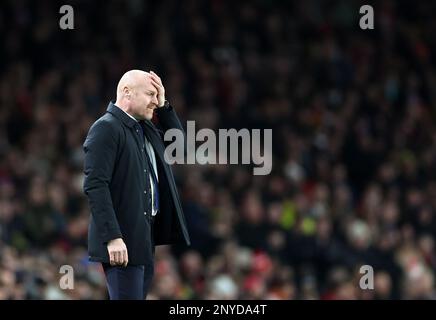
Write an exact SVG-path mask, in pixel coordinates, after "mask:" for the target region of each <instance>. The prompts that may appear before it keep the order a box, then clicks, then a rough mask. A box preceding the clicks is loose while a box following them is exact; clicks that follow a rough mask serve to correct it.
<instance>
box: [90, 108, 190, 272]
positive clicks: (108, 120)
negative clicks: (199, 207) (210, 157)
mask: <svg viewBox="0 0 436 320" xmlns="http://www.w3.org/2000/svg"><path fill="white" fill-rule="evenodd" d="M155 112H156V113H157V116H158V118H159V123H160V126H161V127H162V130H163V131H165V130H168V129H171V128H178V129H180V130H182V131H183V128H182V126H181V124H180V121H179V119H178V117H177V115H176V113H175V111H174V109H173V108H172V107H171V106H170V107H166V108H165V107H162V108H158V109H156V110H155ZM140 125H141V126H142V127H143V129H144V133H145V135H146V136H147V138H148V140H149V141H150V143H151V144H152V146H153V148H154V151H155V154H156V163H157V169H158V176H159V199H160V200H159V202H160V211H159V213H158V214H157V215H156V218H155V222H154V226H153V234H151V229H150V223H151V222H150V217H151V197H150V195H151V192H150V183H149V176H148V170H149V166H148V165H147V161H146V158H145V153H144V152H146V151H145V149H144V140H143V139H142V133H141V128H140ZM162 130H159V129H158V128H157V127H156V126H155V125H154V124H153V123H152V122H151V121H147V120H145V121H140V122H139V123H138V122H136V121H135V120H133V119H132V118H130V117H129V116H128V115H127V114H126V113H125V112H124V111H122V110H121V109H120V108H118V107H117V106H115V105H114V104H113V103H112V102H111V103H109V106H108V108H107V112H106V113H105V114H104V115H103V116H102V117H101V118H99V119H98V120H97V121H96V122H95V123H94V124H93V125H92V126H91V128H90V129H89V132H88V136H87V137H86V140H85V142H84V144H83V148H84V151H85V161H84V173H85V180H84V185H83V189H84V192H85V194H86V195H87V197H88V200H89V206H90V210H91V216H90V224H89V230H88V251H89V258H90V260H91V261H101V262H109V256H108V252H107V242H108V241H109V240H112V239H115V238H122V239H123V240H124V242H125V244H126V246H127V252H128V255H129V264H132V265H141V264H145V263H147V262H150V261H151V258H152V252H153V251H152V250H153V243H152V241H151V237H153V239H154V244H155V245H161V244H171V243H177V242H185V243H186V244H187V245H189V244H190V240H189V234H188V230H187V227H186V222H185V217H184V214H183V211H182V206H181V203H180V199H179V195H178V192H177V187H176V183H175V180H174V176H173V174H172V171H171V168H170V166H169V165H168V164H167V163H166V162H165V160H164V150H165V145H164V141H163V131H162ZM144 213H146V214H144Z"/></svg>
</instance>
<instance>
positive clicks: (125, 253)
mask: <svg viewBox="0 0 436 320" xmlns="http://www.w3.org/2000/svg"><path fill="white" fill-rule="evenodd" d="M123 266H124V267H126V266H127V250H125V249H124V250H123Z"/></svg>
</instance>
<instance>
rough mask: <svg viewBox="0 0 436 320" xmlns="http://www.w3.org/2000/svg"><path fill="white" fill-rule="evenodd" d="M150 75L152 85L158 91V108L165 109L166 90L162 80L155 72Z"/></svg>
mask: <svg viewBox="0 0 436 320" xmlns="http://www.w3.org/2000/svg"><path fill="white" fill-rule="evenodd" d="M149 75H150V77H151V83H152V85H153V86H154V87H155V88H156V90H157V100H158V101H159V105H158V107H163V105H164V104H165V88H164V86H163V84H162V80H161V78H160V77H159V76H158V75H157V74H156V73H154V72H153V71H150V72H149Z"/></svg>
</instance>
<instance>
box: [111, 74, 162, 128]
mask: <svg viewBox="0 0 436 320" xmlns="http://www.w3.org/2000/svg"><path fill="white" fill-rule="evenodd" d="M157 94H158V91H157V89H156V87H155V86H154V85H153V83H152V80H151V75H150V74H149V73H148V72H145V71H142V70H130V71H127V72H126V73H125V74H124V75H123V76H122V77H121V79H120V81H119V82H118V86H117V101H116V102H115V104H116V105H117V106H118V107H120V108H121V109H123V110H124V111H126V112H127V113H129V114H130V115H132V116H133V117H134V118H135V119H137V120H144V119H147V120H150V119H151V118H152V117H153V110H154V109H156V108H157V105H158V100H157Z"/></svg>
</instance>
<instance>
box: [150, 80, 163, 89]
mask: <svg viewBox="0 0 436 320" xmlns="http://www.w3.org/2000/svg"><path fill="white" fill-rule="evenodd" d="M151 84H152V85H154V86H155V87H156V89H157V90H158V91H161V90H162V88H163V86H162V84H160V83H159V82H157V81H156V80H154V79H151Z"/></svg>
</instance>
